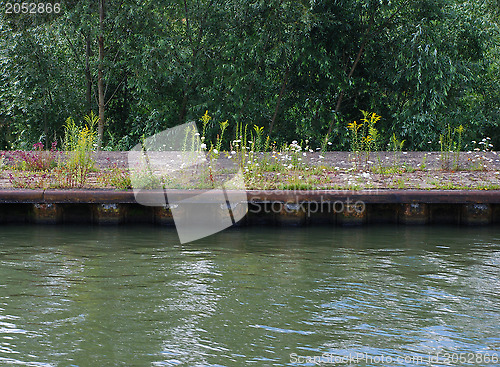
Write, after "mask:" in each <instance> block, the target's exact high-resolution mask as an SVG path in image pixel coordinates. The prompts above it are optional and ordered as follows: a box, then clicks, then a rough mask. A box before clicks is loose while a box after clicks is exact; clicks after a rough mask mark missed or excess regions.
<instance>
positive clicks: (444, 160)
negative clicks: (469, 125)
mask: <svg viewBox="0 0 500 367" xmlns="http://www.w3.org/2000/svg"><path fill="white" fill-rule="evenodd" d="M464 130H465V129H464V127H463V126H462V125H460V126H458V127H457V128H455V129H452V128H451V126H450V125H449V124H448V125H447V126H446V129H445V131H444V133H443V134H441V135H439V144H440V146H441V168H442V169H444V170H458V169H460V167H459V163H460V151H461V150H462V135H463V132H464Z"/></svg>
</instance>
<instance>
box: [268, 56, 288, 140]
mask: <svg viewBox="0 0 500 367" xmlns="http://www.w3.org/2000/svg"><path fill="white" fill-rule="evenodd" d="M289 73H290V67H288V66H287V67H286V71H285V77H284V78H283V84H282V85H281V90H280V94H279V96H278V101H277V102H276V108H275V109H274V115H273V119H272V120H271V124H270V125H269V134H268V135H269V136H271V133H272V132H273V126H274V121H276V116H278V110H279V108H280V103H281V98H283V93H284V92H285V88H286V84H287V82H288V74H289Z"/></svg>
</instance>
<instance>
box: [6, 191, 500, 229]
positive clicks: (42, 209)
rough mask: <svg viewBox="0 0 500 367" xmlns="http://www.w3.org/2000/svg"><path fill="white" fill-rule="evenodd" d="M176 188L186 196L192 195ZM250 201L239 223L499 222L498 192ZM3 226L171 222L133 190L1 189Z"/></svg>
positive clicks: (300, 195)
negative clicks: (141, 201)
mask: <svg viewBox="0 0 500 367" xmlns="http://www.w3.org/2000/svg"><path fill="white" fill-rule="evenodd" d="M176 193H177V195H178V196H179V195H180V196H181V197H183V196H184V197H186V198H189V197H192V196H194V195H196V194H197V192H196V191H176ZM152 194H154V192H152ZM228 196H229V198H230V197H231V192H229V193H228ZM247 203H248V213H247V215H246V216H245V218H244V219H243V220H241V221H240V222H239V223H238V224H237V225H285V226H302V225H314V224H328V225H341V226H346V225H361V224H367V223H392V224H412V225H418V224H420V225H423V224H444V223H446V224H464V225H488V224H498V223H500V190H491V191H481V190H432V191H431V190H361V191H346V190H317V191H278V190H276V191H248V192H247ZM207 204H209V200H208V201H207ZM191 205H203V204H191ZM0 223H46V224H49V223H51V224H64V223H87V224H88V223H94V224H121V223H155V224H158V225H173V224H174V221H173V218H172V213H171V212H170V209H169V208H168V204H167V205H164V206H158V207H148V206H142V205H139V204H137V202H136V201H135V197H134V194H133V192H132V191H109V190H0Z"/></svg>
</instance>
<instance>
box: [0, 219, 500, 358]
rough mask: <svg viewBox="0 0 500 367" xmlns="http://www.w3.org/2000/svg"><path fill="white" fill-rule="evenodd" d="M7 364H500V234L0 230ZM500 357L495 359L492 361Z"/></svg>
mask: <svg viewBox="0 0 500 367" xmlns="http://www.w3.org/2000/svg"><path fill="white" fill-rule="evenodd" d="M0 243H1V245H0V366H10V365H13V366H81V367H83V366H316V365H321V366H333V365H336V366H450V365H451V366H469V365H476V366H500V362H499V361H498V359H499V358H500V230H499V228H495V227H489V228H456V227H396V226H388V227H367V228H330V229H328V228H306V229H304V228H301V229H286V228H282V229H277V228H267V229H266V228H244V229H238V230H228V231H225V232H223V233H219V234H217V235H215V236H211V237H209V238H205V239H203V240H200V241H197V242H195V243H191V244H185V245H180V244H179V241H178V240H177V236H176V233H175V231H174V230H173V229H164V228H155V227H145V226H137V227H126V228H125V227H116V228H101V227H85V226H80V227H78V226H75V227H51V226H9V227H7V226H4V227H0ZM495 356H496V357H495Z"/></svg>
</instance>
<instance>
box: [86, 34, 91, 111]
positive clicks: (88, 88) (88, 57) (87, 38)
mask: <svg viewBox="0 0 500 367" xmlns="http://www.w3.org/2000/svg"><path fill="white" fill-rule="evenodd" d="M85 42H86V49H85V78H86V79H87V113H88V114H89V115H90V112H91V111H92V76H91V74H90V36H89V35H87V36H86V37H85Z"/></svg>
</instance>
